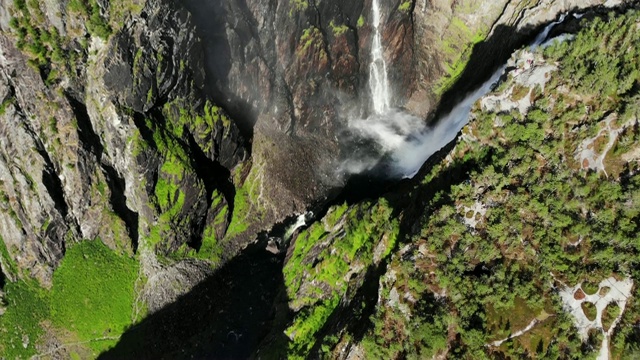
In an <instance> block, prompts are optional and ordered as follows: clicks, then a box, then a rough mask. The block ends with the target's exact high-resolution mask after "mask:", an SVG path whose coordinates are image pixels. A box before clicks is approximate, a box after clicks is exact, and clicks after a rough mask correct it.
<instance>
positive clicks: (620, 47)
mask: <svg viewBox="0 0 640 360" xmlns="http://www.w3.org/2000/svg"><path fill="white" fill-rule="evenodd" d="M639 18H640V16H638V14H637V13H636V12H631V13H629V14H628V15H627V16H624V17H611V18H610V19H607V20H605V21H603V20H594V21H593V22H592V23H590V24H589V25H588V26H587V28H586V29H585V30H583V31H581V32H580V34H578V36H577V37H576V39H575V41H573V42H565V43H560V44H556V45H554V46H552V47H550V48H548V49H546V50H545V52H544V54H545V56H547V58H548V59H547V61H548V62H549V63H556V62H557V63H559V68H560V69H559V70H558V72H556V73H552V74H551V75H552V76H551V79H550V81H549V83H548V84H547V85H546V87H545V93H544V94H543V93H541V92H540V91H534V96H533V98H532V100H533V105H532V108H531V109H530V110H529V112H528V113H527V114H526V115H524V116H523V115H521V114H520V113H519V112H517V111H514V112H511V113H490V112H481V111H480V110H479V109H476V110H475V111H474V117H475V119H476V120H475V121H473V122H472V123H470V124H469V125H468V127H467V129H466V130H465V132H468V133H470V134H472V135H473V136H475V137H477V140H465V141H459V142H458V144H457V145H456V147H455V149H454V150H453V151H452V153H451V158H450V161H449V162H448V163H441V164H439V165H436V166H435V167H434V168H433V169H432V170H431V171H430V173H429V174H427V176H426V177H425V178H424V180H423V184H422V185H420V186H418V187H417V188H416V189H415V190H414V196H415V197H416V198H418V199H430V200H427V202H426V204H425V207H424V209H423V210H422V211H421V212H420V214H421V216H422V220H421V221H420V222H419V223H418V224H415V225H413V226H414V228H416V229H418V228H420V229H421V230H420V231H419V232H418V233H416V234H414V235H412V236H411V238H410V239H408V241H410V243H409V244H410V249H411V250H409V254H411V256H410V257H409V256H408V255H405V256H404V257H401V256H398V257H394V258H393V260H392V261H391V263H390V271H393V272H394V274H395V277H396V280H395V281H393V283H390V284H388V285H385V286H384V287H383V289H381V292H382V294H384V295H383V300H382V301H383V303H385V302H388V301H390V300H389V299H390V298H391V293H392V291H391V290H392V289H397V291H398V292H399V293H400V294H405V293H406V294H408V295H405V296H406V297H408V298H411V299H422V298H425V297H429V296H433V295H432V294H440V293H442V292H445V293H446V298H445V299H442V300H439V301H440V302H442V306H445V307H446V310H444V311H443V310H442V309H441V308H440V307H438V306H435V307H433V308H431V309H430V310H429V311H427V312H425V311H424V309H423V308H422V307H421V306H423V305H421V304H420V302H417V303H413V302H411V301H406V300H403V299H402V297H401V299H400V303H402V305H403V306H406V309H407V310H408V311H411V312H412V313H413V314H414V315H412V316H411V317H410V318H405V317H404V316H403V315H402V313H401V312H400V311H399V310H398V309H399V307H394V306H390V305H385V306H382V307H380V308H378V309H377V313H376V315H375V316H374V317H373V318H372V319H373V321H374V326H373V329H372V330H371V331H370V333H369V334H368V336H367V337H366V338H365V340H364V342H363V343H364V344H366V345H367V346H366V348H367V354H369V355H370V356H372V357H381V358H394V357H397V356H399V354H404V355H410V356H416V357H419V358H423V357H425V354H426V356H432V355H433V354H435V353H437V352H438V351H441V350H442V349H443V345H442V341H445V339H446V335H444V334H446V332H447V329H448V328H449V327H450V326H452V325H454V326H455V333H456V334H457V335H458V336H459V340H458V341H456V343H454V346H453V347H452V348H451V349H450V350H449V351H450V352H449V356H452V357H455V358H474V359H479V358H492V357H496V356H497V353H501V355H499V356H504V357H512V358H518V357H535V356H542V357H545V358H557V357H562V354H567V353H570V354H576V356H579V357H583V356H593V355H594V352H595V351H597V350H598V349H599V346H600V345H599V342H598V340H597V338H594V339H592V340H590V341H589V344H591V343H593V344H596V345H595V346H582V344H581V342H580V340H579V338H577V336H576V330H575V328H574V325H573V322H572V319H571V317H570V315H568V314H567V313H566V312H565V311H564V310H563V308H562V305H561V303H560V300H559V299H558V298H557V295H556V293H555V292H554V290H553V288H552V287H551V286H550V284H554V286H560V283H558V282H556V281H555V280H554V277H555V278H556V279H559V280H560V281H562V282H563V283H566V284H570V285H572V286H573V285H576V284H577V283H580V282H582V281H583V280H584V279H589V280H590V282H585V283H584V286H585V291H586V292H587V293H595V292H597V291H598V286H597V285H596V284H598V283H599V282H600V281H601V280H603V279H604V278H607V277H609V276H611V274H619V275H620V276H624V274H630V275H631V276H632V277H634V278H635V279H638V276H639V275H640V274H639V273H638V270H637V269H638V265H639V261H640V247H639V246H638V242H637V231H638V224H639V222H640V202H639V201H640V175H639V174H638V170H639V169H638V165H637V164H635V163H634V162H624V161H622V160H621V159H620V158H619V157H617V156H616V155H612V156H611V157H609V159H610V161H609V162H607V163H605V169H606V174H605V173H604V172H603V171H593V170H584V169H583V168H582V166H581V164H577V163H576V161H575V160H574V157H575V156H576V149H578V147H579V146H580V144H581V143H582V142H583V140H584V139H588V138H589V137H593V136H594V135H595V134H596V133H597V131H598V129H599V128H600V129H602V128H603V127H602V126H601V125H602V121H603V119H604V118H605V117H606V115H607V114H611V113H614V114H621V115H620V116H618V121H617V122H616V125H615V126H623V125H624V124H625V123H626V122H627V121H629V119H632V118H633V117H631V116H623V115H622V114H625V113H629V112H631V113H632V114H636V113H637V109H638V105H637V104H638V101H637V99H638V89H639V88H638V83H639V82H638V80H639V78H638V76H637V70H636V69H637V67H638V63H639V62H638V56H639V55H640V52H639V51H637V50H636V49H635V47H633V46H631V44H630V43H628V42H629V41H632V40H631V39H634V38H636V37H637V36H639V35H640V29H638V27H637V26H636V24H637V21H638V19H639ZM632 48H633V49H632ZM539 55H540V54H539ZM496 118H500V119H501V121H500V123H502V124H504V125H501V126H498V125H496V122H495V121H494V120H495V119H496ZM630 129H631V128H630ZM629 131H631V132H635V131H638V130H637V128H636V129H634V130H629ZM607 136H608V135H607ZM628 146H629V148H628V150H631V149H637V148H638V144H637V143H635V144H628ZM621 153H627V152H626V151H622V152H621ZM620 162H622V163H624V164H623V165H621V166H617V167H612V166H611V165H610V164H618V163H620ZM474 203H480V204H482V205H483V206H485V207H486V208H487V211H486V214H485V215H484V216H480V217H479V218H477V220H478V223H477V224H475V225H474V226H473V227H471V225H469V224H468V223H467V222H466V218H465V216H466V211H465V210H464V209H465V207H471V206H472V205H473V204H474ZM622 204H625V205H622ZM576 244H578V245H576ZM409 258H410V259H412V260H409V261H407V260H404V259H409ZM427 274H432V275H430V276H427ZM551 274H553V276H552V275H551ZM406 297H405V298H406ZM634 306H635V308H634V309H632V310H629V309H628V311H630V312H631V313H635V314H636V315H634V316H631V317H630V318H629V319H628V321H629V322H628V323H627V324H634V323H636V322H637V320H638V318H637V316H638V315H637V311H638V307H637V305H634ZM407 310H405V311H407ZM584 310H585V312H586V313H587V316H589V318H592V319H593V318H595V311H594V310H595V308H593V304H588V303H585V305H584ZM417 314H420V315H419V316H416V315H417ZM503 314H509V316H508V318H504V316H503ZM551 314H553V317H550V315H551ZM616 315H617V314H616ZM608 316H609V317H612V316H611V315H608ZM536 318H538V320H540V319H544V321H542V322H541V323H540V324H538V325H536V326H535V327H534V328H533V329H532V330H531V331H529V332H528V333H527V334H526V335H522V336H519V337H517V338H515V339H513V340H511V341H508V342H505V343H504V344H503V345H501V346H499V347H487V346H486V344H488V343H490V342H492V341H495V340H499V339H503V338H506V337H507V336H508V335H509V334H512V333H514V332H516V331H518V330H521V329H523V328H524V327H526V325H527V324H528V323H529V322H530V321H532V320H533V319H536ZM610 321H611V320H610ZM427 323H428V324H430V325H429V326H430V327H431V329H429V330H427V329H425V331H426V334H429V335H428V336H425V333H423V332H420V331H416V330H413V329H423V327H424V326H425V324H427ZM398 329H411V330H408V331H398ZM618 331H619V332H617V333H616V335H615V336H614V338H613V340H612V342H613V347H617V348H621V349H624V348H625V346H627V345H626V344H628V342H629V341H633V340H628V339H633V338H632V335H631V334H630V332H629V330H627V328H625V327H624V326H621V327H619V328H618ZM434 339H439V340H438V341H435V342H434ZM536 354H537V355H536ZM410 356H409V357H410Z"/></svg>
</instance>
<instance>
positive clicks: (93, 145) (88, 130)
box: [65, 94, 142, 252]
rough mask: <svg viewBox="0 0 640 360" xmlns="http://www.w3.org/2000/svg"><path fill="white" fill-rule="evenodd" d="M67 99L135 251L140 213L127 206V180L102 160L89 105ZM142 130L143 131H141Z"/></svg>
mask: <svg viewBox="0 0 640 360" xmlns="http://www.w3.org/2000/svg"><path fill="white" fill-rule="evenodd" d="M65 95H66V97H67V101H69V104H70V105H71V108H72V110H73V112H74V114H75V117H76V121H77V123H78V137H79V139H80V143H81V144H82V147H83V148H84V149H85V150H86V151H88V152H89V153H91V154H93V155H94V156H95V157H96V160H97V161H98V162H101V169H102V173H103V174H104V177H105V180H106V182H107V186H108V187H109V193H110V197H109V202H110V204H111V207H112V209H113V211H114V213H115V214H116V216H118V217H119V218H120V219H122V221H123V222H124V223H125V226H126V228H127V233H128V235H129V238H130V239H131V243H132V246H133V250H134V252H135V251H137V249H138V218H139V216H138V213H137V212H135V211H133V210H131V209H129V207H127V197H126V196H125V188H126V186H125V181H124V179H123V178H122V177H121V176H120V175H119V174H118V171H117V170H116V169H115V168H114V167H113V166H111V165H109V164H107V163H106V162H104V161H102V154H103V152H104V146H103V145H102V140H101V139H100V136H98V134H96V132H95V130H94V129H93V124H92V123H91V119H90V118H89V113H88V112H87V107H86V106H85V105H84V104H83V103H81V102H80V101H78V100H76V99H75V98H74V97H73V96H71V95H69V94H65ZM141 132H142V131H141Z"/></svg>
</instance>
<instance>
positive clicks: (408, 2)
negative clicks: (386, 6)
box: [398, 0, 413, 12]
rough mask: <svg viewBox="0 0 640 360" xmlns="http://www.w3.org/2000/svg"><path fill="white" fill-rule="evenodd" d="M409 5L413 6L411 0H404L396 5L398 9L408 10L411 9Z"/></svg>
mask: <svg viewBox="0 0 640 360" xmlns="http://www.w3.org/2000/svg"><path fill="white" fill-rule="evenodd" d="M411 6H413V1H412V0H405V1H403V2H401V3H400V5H398V11H401V12H409V11H410V10H411Z"/></svg>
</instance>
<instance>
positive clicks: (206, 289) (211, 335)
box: [99, 244, 284, 359]
mask: <svg viewBox="0 0 640 360" xmlns="http://www.w3.org/2000/svg"><path fill="white" fill-rule="evenodd" d="M282 263H283V258H282V256H274V255H272V254H271V253H269V252H267V251H266V250H264V244H253V245H250V246H249V247H247V248H246V249H245V250H244V251H243V252H242V253H241V254H239V255H238V256H236V257H235V258H233V259H232V260H231V261H230V262H228V263H227V264H226V265H224V266H223V267H222V268H220V269H219V270H218V271H216V273H215V274H214V275H213V276H211V277H209V278H208V279H206V280H204V281H203V282H202V283H200V284H198V285H197V286H196V287H194V288H193V289H192V290H191V291H190V292H189V293H187V294H185V295H183V296H182V297H181V298H179V299H178V300H177V301H176V302H174V303H172V304H170V305H168V306H166V307H165V308H163V309H161V310H160V311H158V312H156V313H153V314H151V315H149V316H148V317H147V318H146V319H144V320H143V321H141V322H140V323H138V324H136V325H134V326H132V327H131V328H129V329H128V330H127V331H126V332H125V333H124V335H123V336H122V337H121V338H120V341H119V342H118V344H117V345H116V346H115V347H113V348H111V349H109V350H108V351H106V352H104V353H103V354H101V355H100V356H99V359H124V358H127V359H130V358H136V359H187V358H208V359H237V358H247V357H249V356H250V355H251V353H252V352H253V351H254V349H255V348H256V347H257V345H258V344H259V343H260V341H262V339H263V338H264V337H265V336H266V335H267V333H268V332H269V330H270V329H271V327H272V326H271V324H272V322H273V321H274V315H275V311H274V308H273V304H274V301H275V299H276V297H277V295H278V294H281V292H282V291H283V289H284V279H283V276H282Z"/></svg>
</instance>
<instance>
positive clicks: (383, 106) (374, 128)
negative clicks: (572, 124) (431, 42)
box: [339, 0, 565, 178]
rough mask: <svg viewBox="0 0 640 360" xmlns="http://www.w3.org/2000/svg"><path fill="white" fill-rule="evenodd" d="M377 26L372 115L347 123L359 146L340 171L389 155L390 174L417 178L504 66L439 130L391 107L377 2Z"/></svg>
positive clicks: (541, 37)
mask: <svg viewBox="0 0 640 360" xmlns="http://www.w3.org/2000/svg"><path fill="white" fill-rule="evenodd" d="M564 19H565V15H563V16H561V17H560V19H559V20H558V21H555V22H552V23H550V24H549V25H547V26H546V27H545V28H544V29H543V30H542V32H541V33H540V34H538V36H537V37H536V39H535V40H534V41H533V43H532V44H531V50H534V49H535V48H536V47H538V46H540V45H541V44H543V43H544V41H545V40H546V39H547V38H548V36H549V33H550V31H551V29H552V28H553V27H554V26H555V25H557V24H559V23H561V22H562V21H563V20H564ZM373 25H374V37H373V44H372V47H371V54H372V63H371V66H370V77H369V86H370V89H371V93H372V96H373V111H374V114H373V115H372V116H370V117H369V118H367V119H357V118H356V119H351V120H349V128H350V129H351V130H352V132H353V137H354V139H355V140H354V143H355V144H356V145H355V146H354V154H355V155H354V156H352V157H351V158H349V159H348V160H346V161H344V162H343V163H342V165H341V167H340V169H339V170H340V171H341V172H346V173H351V174H357V173H361V172H364V171H367V170H371V169H373V168H374V167H376V166H377V165H378V164H379V163H380V161H381V159H382V158H383V157H385V156H386V157H387V159H388V160H391V161H389V164H388V166H387V167H386V169H385V170H386V171H388V172H389V173H387V174H386V175H387V176H391V177H402V178H408V177H413V176H414V175H415V174H416V173H417V172H418V170H420V168H421V167H422V164H424V162H425V161H427V159H429V157H431V155H433V154H434V153H435V152H436V151H438V150H440V149H441V148H442V147H444V146H445V145H447V144H448V143H449V142H451V141H452V140H453V139H455V137H456V135H457V134H458V132H459V131H460V130H461V129H462V128H463V127H464V126H465V125H466V124H467V122H468V121H469V114H470V112H471V108H472V106H473V104H474V103H475V102H476V101H477V100H478V99H479V98H480V97H482V96H484V95H485V94H487V93H488V92H489V91H490V90H491V88H492V86H493V84H495V83H496V81H498V79H499V78H500V76H501V75H502V73H503V72H504V69H505V67H504V66H503V67H501V68H500V69H498V70H497V71H495V72H494V73H493V74H492V75H491V77H490V78H489V80H487V81H486V82H485V83H483V84H482V85H481V86H479V87H478V88H476V90H474V91H472V92H471V93H469V94H467V96H465V98H464V99H463V100H462V101H460V102H459V103H458V104H457V105H456V106H455V107H454V108H453V109H452V110H451V111H450V112H449V113H448V114H447V115H445V116H443V117H441V118H440V119H438V121H437V122H436V125H435V126H433V127H427V126H426V125H425V123H424V120H423V119H420V118H418V117H416V116H413V115H411V114H408V113H405V112H403V111H402V110H401V109H394V108H391V106H390V103H391V101H390V98H391V96H390V94H389V86H388V80H387V72H386V63H385V62H384V59H383V57H382V53H383V49H382V43H381V39H380V31H379V26H380V8H379V4H378V0H373ZM362 139H366V140H368V141H371V142H373V143H375V145H376V147H377V148H375V149H371V150H370V151H368V152H366V153H364V154H363V153H362V152H361V151H360V152H358V151H359V150H362V149H360V148H359V146H358V145H357V144H358V142H360V143H361V142H362Z"/></svg>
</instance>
